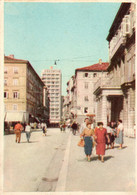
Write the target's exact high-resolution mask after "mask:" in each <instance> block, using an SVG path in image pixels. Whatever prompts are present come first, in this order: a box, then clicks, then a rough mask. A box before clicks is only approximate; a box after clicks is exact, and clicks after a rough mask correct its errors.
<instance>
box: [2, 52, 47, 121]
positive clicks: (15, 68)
mask: <svg viewBox="0 0 137 195" xmlns="http://www.w3.org/2000/svg"><path fill="white" fill-rule="evenodd" d="M43 87H44V83H43V82H42V81H41V79H40V77H39V76H38V74H37V73H36V71H35V70H34V68H33V67H32V65H31V64H30V63H29V61H27V60H20V59H15V58H14V55H10V56H5V61H4V104H5V121H7V122H15V121H21V122H28V121H30V120H31V119H32V118H34V119H36V118H37V119H36V120H40V119H44V117H45V116H44V113H41V116H40V114H39V111H40V109H41V108H43Z"/></svg>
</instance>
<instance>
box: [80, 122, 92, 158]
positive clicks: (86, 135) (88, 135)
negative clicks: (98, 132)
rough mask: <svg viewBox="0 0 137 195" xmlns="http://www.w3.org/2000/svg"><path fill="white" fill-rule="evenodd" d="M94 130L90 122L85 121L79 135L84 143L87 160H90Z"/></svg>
mask: <svg viewBox="0 0 137 195" xmlns="http://www.w3.org/2000/svg"><path fill="white" fill-rule="evenodd" d="M93 136H94V131H93V129H91V122H88V123H87V126H86V128H85V129H84V130H83V131H82V133H81V134H80V137H83V139H84V142H85V145H84V151H85V154H86V158H87V160H88V161H90V160H91V154H92V147H93V138H92V137H93Z"/></svg>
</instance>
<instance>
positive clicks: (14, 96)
mask: <svg viewBox="0 0 137 195" xmlns="http://www.w3.org/2000/svg"><path fill="white" fill-rule="evenodd" d="M13 98H14V99H17V98H19V92H18V91H14V92H13Z"/></svg>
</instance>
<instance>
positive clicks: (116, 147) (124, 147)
mask: <svg viewBox="0 0 137 195" xmlns="http://www.w3.org/2000/svg"><path fill="white" fill-rule="evenodd" d="M114 148H119V146H114ZM125 148H127V146H123V147H122V149H125Z"/></svg>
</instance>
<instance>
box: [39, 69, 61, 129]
mask: <svg viewBox="0 0 137 195" xmlns="http://www.w3.org/2000/svg"><path fill="white" fill-rule="evenodd" d="M41 78H42V81H43V82H44V83H45V85H46V86H47V88H48V91H49V99H50V108H49V110H50V117H49V122H50V124H51V125H54V126H56V125H58V124H59V122H60V120H61V86H62V85H61V83H62V82H61V79H62V78H61V71H60V70H57V69H53V67H50V69H45V70H43V71H42V75H41Z"/></svg>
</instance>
